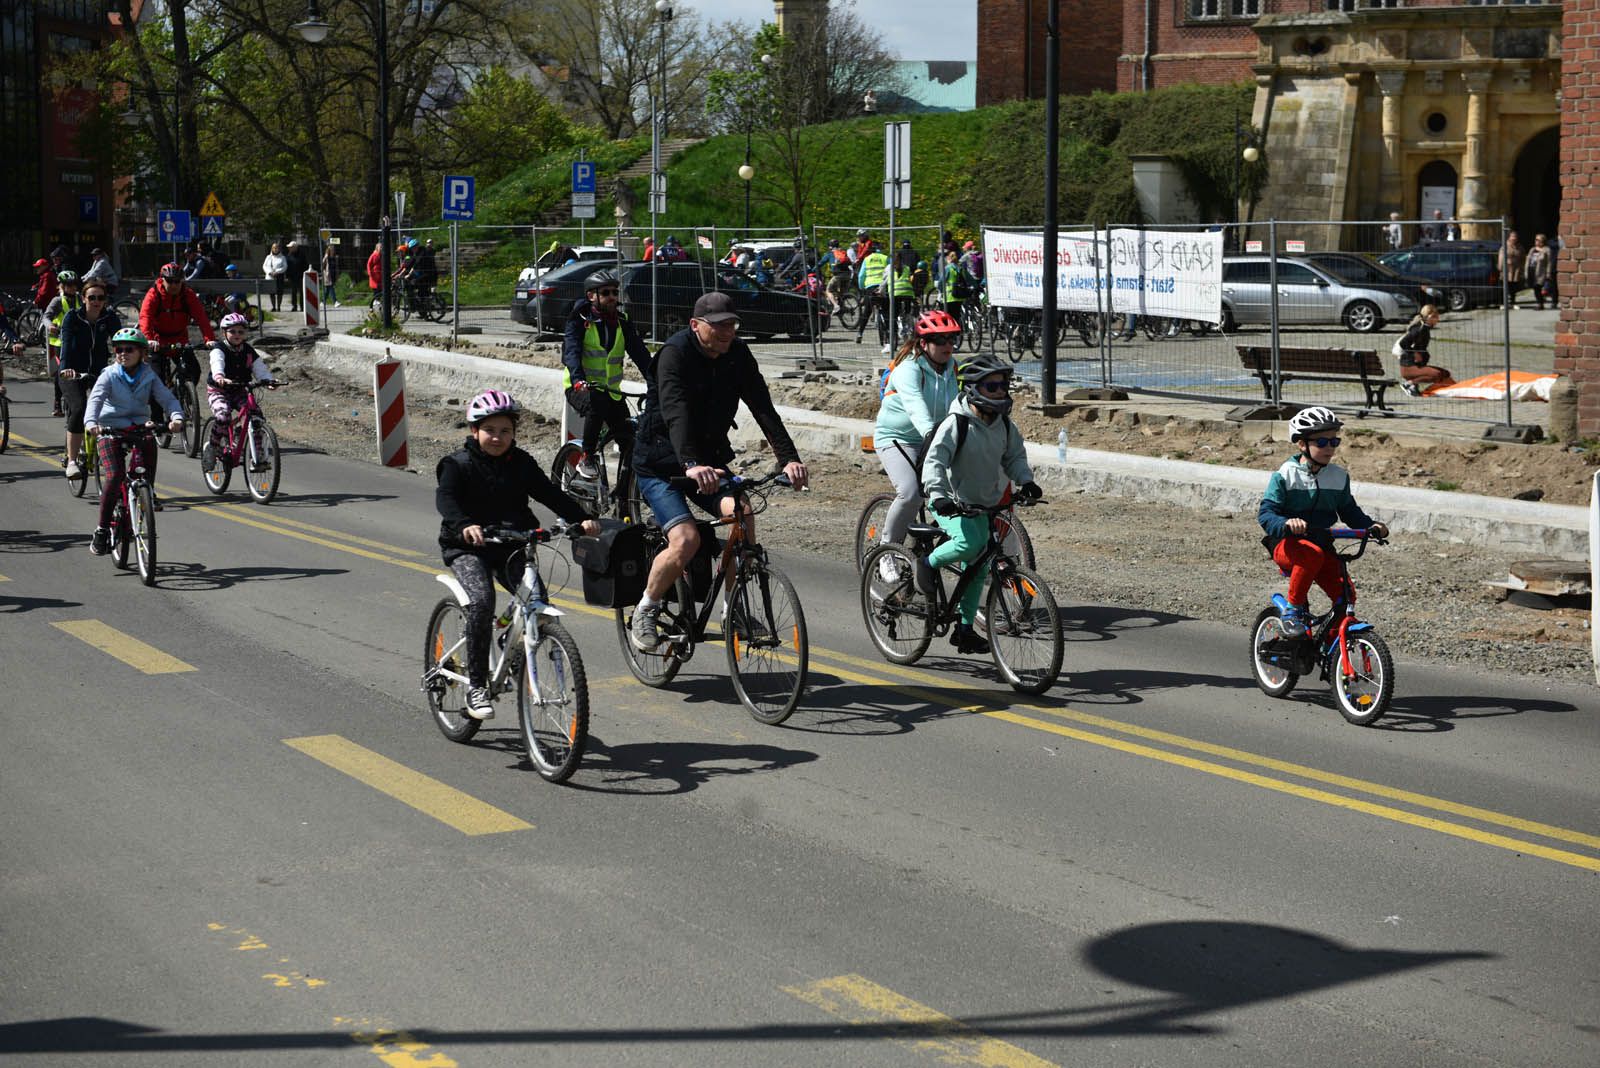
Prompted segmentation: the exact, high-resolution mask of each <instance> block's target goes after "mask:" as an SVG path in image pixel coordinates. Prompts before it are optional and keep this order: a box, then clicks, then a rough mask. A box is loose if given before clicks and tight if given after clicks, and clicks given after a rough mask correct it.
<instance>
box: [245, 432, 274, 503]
mask: <svg viewBox="0 0 1600 1068" xmlns="http://www.w3.org/2000/svg"><path fill="white" fill-rule="evenodd" d="M245 432H246V433H245V439H244V482H245V485H246V486H247V487H249V489H250V496H251V497H254V498H255V501H256V503H257V504H270V503H272V498H274V497H276V496H277V495H278V483H279V481H280V480H281V479H282V478H283V462H282V457H281V456H280V454H279V453H278V435H277V433H276V432H275V431H274V430H273V429H272V428H271V427H270V426H268V425H267V424H266V423H265V422H264V421H263V420H261V419H252V420H250V425H249V426H248V427H246V428H245Z"/></svg>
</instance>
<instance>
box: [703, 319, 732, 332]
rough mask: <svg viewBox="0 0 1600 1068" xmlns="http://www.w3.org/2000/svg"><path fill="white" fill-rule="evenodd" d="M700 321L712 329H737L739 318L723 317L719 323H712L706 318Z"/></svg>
mask: <svg viewBox="0 0 1600 1068" xmlns="http://www.w3.org/2000/svg"><path fill="white" fill-rule="evenodd" d="M701 322H704V323H705V324H706V325H707V326H709V327H710V328H711V329H713V330H737V329H739V320H737V319H724V320H722V322H720V323H713V322H711V321H710V320H708V319H702V320H701Z"/></svg>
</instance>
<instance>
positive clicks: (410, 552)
mask: <svg viewBox="0 0 1600 1068" xmlns="http://www.w3.org/2000/svg"><path fill="white" fill-rule="evenodd" d="M207 503H208V504H210V506H211V507H216V508H226V509H228V510H229V511H240V512H248V511H249V510H250V507H251V506H249V505H244V504H229V503H226V502H223V501H217V502H214V503H212V502H207ZM202 507H204V505H202ZM272 522H273V523H275V524H280V525H282V526H286V527H298V528H299V529H301V530H312V531H316V532H317V533H319V534H335V535H337V536H338V537H340V538H342V539H344V540H345V541H348V542H351V543H353V544H356V545H370V546H371V547H372V548H374V549H387V550H388V551H389V552H392V553H399V554H400V555H401V556H424V555H426V554H425V553H423V552H422V551H421V550H420V549H407V548H404V547H403V546H399V545H390V544H388V543H387V542H382V541H373V540H372V539H371V538H358V537H356V536H355V535H354V534H345V533H343V532H341V531H330V530H328V529H327V528H326V527H319V526H316V525H314V524H311V523H303V522H301V521H300V520H298V519H286V518H284V517H283V516H282V515H279V514H278V513H276V512H274V513H273V515H272Z"/></svg>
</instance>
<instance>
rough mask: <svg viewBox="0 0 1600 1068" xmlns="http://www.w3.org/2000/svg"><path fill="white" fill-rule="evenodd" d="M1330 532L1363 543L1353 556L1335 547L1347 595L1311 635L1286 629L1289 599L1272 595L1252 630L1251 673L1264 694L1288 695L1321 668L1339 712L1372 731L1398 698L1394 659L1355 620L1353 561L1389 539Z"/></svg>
mask: <svg viewBox="0 0 1600 1068" xmlns="http://www.w3.org/2000/svg"><path fill="white" fill-rule="evenodd" d="M1328 534H1329V537H1330V538H1332V539H1333V540H1335V541H1348V540H1354V539H1356V538H1359V539H1360V540H1361V544H1360V546H1359V547H1358V548H1357V549H1356V551H1355V552H1354V553H1341V552H1339V551H1338V550H1337V549H1334V556H1336V557H1337V558H1338V560H1339V584H1340V587H1341V589H1342V591H1343V592H1342V593H1341V595H1340V597H1339V599H1338V600H1337V601H1335V602H1334V603H1333V605H1332V606H1331V607H1330V608H1329V609H1328V611H1327V612H1325V613H1323V614H1322V615H1320V616H1317V617H1315V618H1314V619H1312V620H1311V625H1310V628H1309V634H1308V635H1297V636H1291V635H1290V634H1289V633H1288V632H1287V631H1286V630H1285V628H1284V625H1283V613H1284V612H1286V611H1287V610H1288V608H1289V601H1288V598H1286V597H1284V595H1283V594H1281V593H1275V594H1273V595H1272V607H1270V608H1263V609H1262V610H1261V613H1260V614H1259V615H1257V616H1256V621H1255V623H1254V624H1253V625H1252V626H1251V628H1250V666H1251V672H1252V674H1253V675H1254V676H1255V680H1256V685H1257V686H1259V687H1261V692H1262V693H1264V694H1266V695H1267V696H1268V697H1284V696H1287V695H1288V693H1289V691H1290V690H1293V689H1294V687H1295V683H1297V682H1299V681H1300V676H1302V675H1308V674H1310V673H1311V671H1312V669H1314V668H1320V671H1319V674H1318V679H1319V681H1320V680H1326V681H1327V683H1328V684H1329V686H1330V687H1331V689H1332V690H1333V697H1334V702H1335V703H1336V704H1337V705H1338V706H1339V712H1340V714H1341V715H1343V716H1344V718H1345V719H1346V720H1348V721H1349V722H1351V723H1354V724H1355V725H1356V726H1358V727H1369V726H1371V725H1372V724H1374V723H1376V722H1377V721H1378V718H1379V717H1380V716H1382V715H1383V714H1384V712H1385V711H1387V710H1388V708H1389V701H1390V699H1391V698H1392V697H1393V696H1394V657H1393V656H1391V655H1390V653H1389V646H1388V645H1387V644H1385V643H1384V640H1383V639H1382V638H1380V637H1379V636H1378V633H1377V632H1376V631H1375V630H1373V629H1372V624H1371V623H1363V622H1361V621H1360V620H1359V619H1357V618H1356V614H1355V598H1356V589H1355V586H1354V585H1353V584H1352V583H1351V581H1350V562H1351V561H1352V560H1359V559H1361V557H1362V556H1363V555H1364V554H1365V553H1366V551H1367V544H1368V542H1369V541H1376V542H1377V543H1378V544H1379V545H1386V544H1388V539H1387V538H1376V537H1373V536H1372V533H1371V531H1369V530H1365V529H1354V528H1350V527H1333V528H1332V529H1330V530H1329V531H1328ZM1280 570H1281V569H1280ZM1285 574H1287V572H1285Z"/></svg>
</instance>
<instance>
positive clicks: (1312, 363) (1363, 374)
mask: <svg viewBox="0 0 1600 1068" xmlns="http://www.w3.org/2000/svg"><path fill="white" fill-rule="evenodd" d="M1237 348H1238V350H1239V362H1240V363H1242V364H1243V365H1244V367H1245V370H1247V371H1249V372H1250V373H1251V374H1253V375H1255V376H1256V377H1257V378H1259V379H1260V380H1261V388H1262V390H1263V391H1264V392H1265V393H1266V395H1267V399H1268V400H1271V399H1272V349H1271V348H1269V347H1267V346H1265V345H1239V346H1237ZM1278 371H1279V377H1280V379H1281V380H1282V381H1284V382H1294V381H1300V382H1355V383H1360V385H1361V391H1362V392H1363V393H1364V394H1365V395H1366V401H1365V402H1364V403H1363V404H1362V407H1363V408H1376V409H1378V410H1379V411H1384V412H1387V411H1390V410H1391V409H1390V408H1389V406H1388V405H1386V404H1384V403H1383V391H1384V390H1386V389H1388V388H1389V387H1390V386H1394V385H1399V380H1398V379H1394V378H1389V377H1387V376H1386V375H1385V373H1384V370H1383V361H1381V360H1380V359H1378V353H1377V351H1376V350H1374V349H1308V348H1280V349H1279V350H1278Z"/></svg>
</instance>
